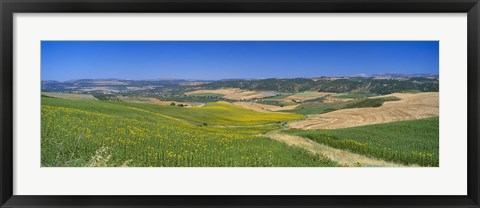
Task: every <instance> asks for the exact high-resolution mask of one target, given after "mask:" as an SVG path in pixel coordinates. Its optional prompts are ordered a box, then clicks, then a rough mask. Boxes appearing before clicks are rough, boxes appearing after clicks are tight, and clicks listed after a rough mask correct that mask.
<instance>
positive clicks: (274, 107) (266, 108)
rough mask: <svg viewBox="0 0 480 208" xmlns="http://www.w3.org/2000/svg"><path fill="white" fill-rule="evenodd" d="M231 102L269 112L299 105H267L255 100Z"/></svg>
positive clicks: (291, 108)
mask: <svg viewBox="0 0 480 208" xmlns="http://www.w3.org/2000/svg"><path fill="white" fill-rule="evenodd" d="M233 104H235V105H237V106H240V107H242V108H247V109H250V110H254V111H258V112H271V111H281V110H293V109H295V108H296V107H298V106H299V105H298V104H296V105H288V106H277V105H267V104H261V103H255V102H234V103H233Z"/></svg>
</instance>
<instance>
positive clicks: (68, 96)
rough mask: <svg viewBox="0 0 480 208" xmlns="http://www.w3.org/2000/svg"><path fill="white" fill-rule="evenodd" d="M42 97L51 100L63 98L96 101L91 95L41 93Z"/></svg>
mask: <svg viewBox="0 0 480 208" xmlns="http://www.w3.org/2000/svg"><path fill="white" fill-rule="evenodd" d="M42 95H43V96H47V97H53V98H65V99H75V100H98V99H97V98H95V97H94V96H93V95H90V94H74V93H57V92H42Z"/></svg>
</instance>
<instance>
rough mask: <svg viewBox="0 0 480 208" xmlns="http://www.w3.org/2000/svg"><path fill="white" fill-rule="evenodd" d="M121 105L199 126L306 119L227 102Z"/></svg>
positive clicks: (246, 124) (239, 124) (254, 123)
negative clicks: (180, 104)
mask: <svg viewBox="0 0 480 208" xmlns="http://www.w3.org/2000/svg"><path fill="white" fill-rule="evenodd" d="M120 105H125V106H130V107H134V108H138V109H143V110H146V111H150V112H155V113H161V114H164V115H168V116H172V117H176V118H180V119H184V120H187V121H191V122H194V123H197V124H203V123H206V124H207V125H234V126H252V125H263V124H272V123H277V122H283V121H289V120H299V119H303V118H304V117H303V116H301V115H297V114H286V113H264V112H256V111H253V110H249V109H245V108H241V107H238V106H236V105H233V104H230V103H226V102H216V103H207V104H206V105H205V106H203V107H198V108H197V107H192V108H185V107H172V106H159V105H154V104H150V105H149V104H139V103H128V102H124V103H120Z"/></svg>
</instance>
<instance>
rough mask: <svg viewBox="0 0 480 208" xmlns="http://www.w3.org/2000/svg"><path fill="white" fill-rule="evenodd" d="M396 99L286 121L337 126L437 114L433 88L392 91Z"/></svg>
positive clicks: (292, 125)
mask: <svg viewBox="0 0 480 208" xmlns="http://www.w3.org/2000/svg"><path fill="white" fill-rule="evenodd" d="M386 96H395V97H398V98H400V99H401V100H399V101H390V102H385V103H383V105H382V106H380V107H376V108H352V109H342V110H337V111H333V112H330V113H325V114H315V115H309V116H308V119H306V120H303V121H296V122H292V123H290V124H289V127H290V128H294V129H337V128H347V127H354V126H364V125H369V124H378V123H387V122H394V121H403V120H414V119H420V118H428V117H433V116H438V114H439V112H438V103H439V97H438V93H437V92H427V93H416V94H408V93H393V94H390V95H386Z"/></svg>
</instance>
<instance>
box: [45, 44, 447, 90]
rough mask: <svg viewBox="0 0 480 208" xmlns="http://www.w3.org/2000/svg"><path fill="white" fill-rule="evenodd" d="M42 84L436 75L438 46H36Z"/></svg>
mask: <svg viewBox="0 0 480 208" xmlns="http://www.w3.org/2000/svg"><path fill="white" fill-rule="evenodd" d="M41 44H42V47H41V50H42V51H41V53H42V54H41V56H42V57H41V61H42V62H41V73H42V80H57V81H67V80H75V79H105V78H116V79H202V80H216V79H230V78H248V79H259V78H295V77H320V76H352V75H359V74H368V75H371V74H378V73H402V74H416V73H427V74H438V67H439V66H438V64H439V59H438V55H439V54H438V47H439V43H438V41H42V43H41Z"/></svg>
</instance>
